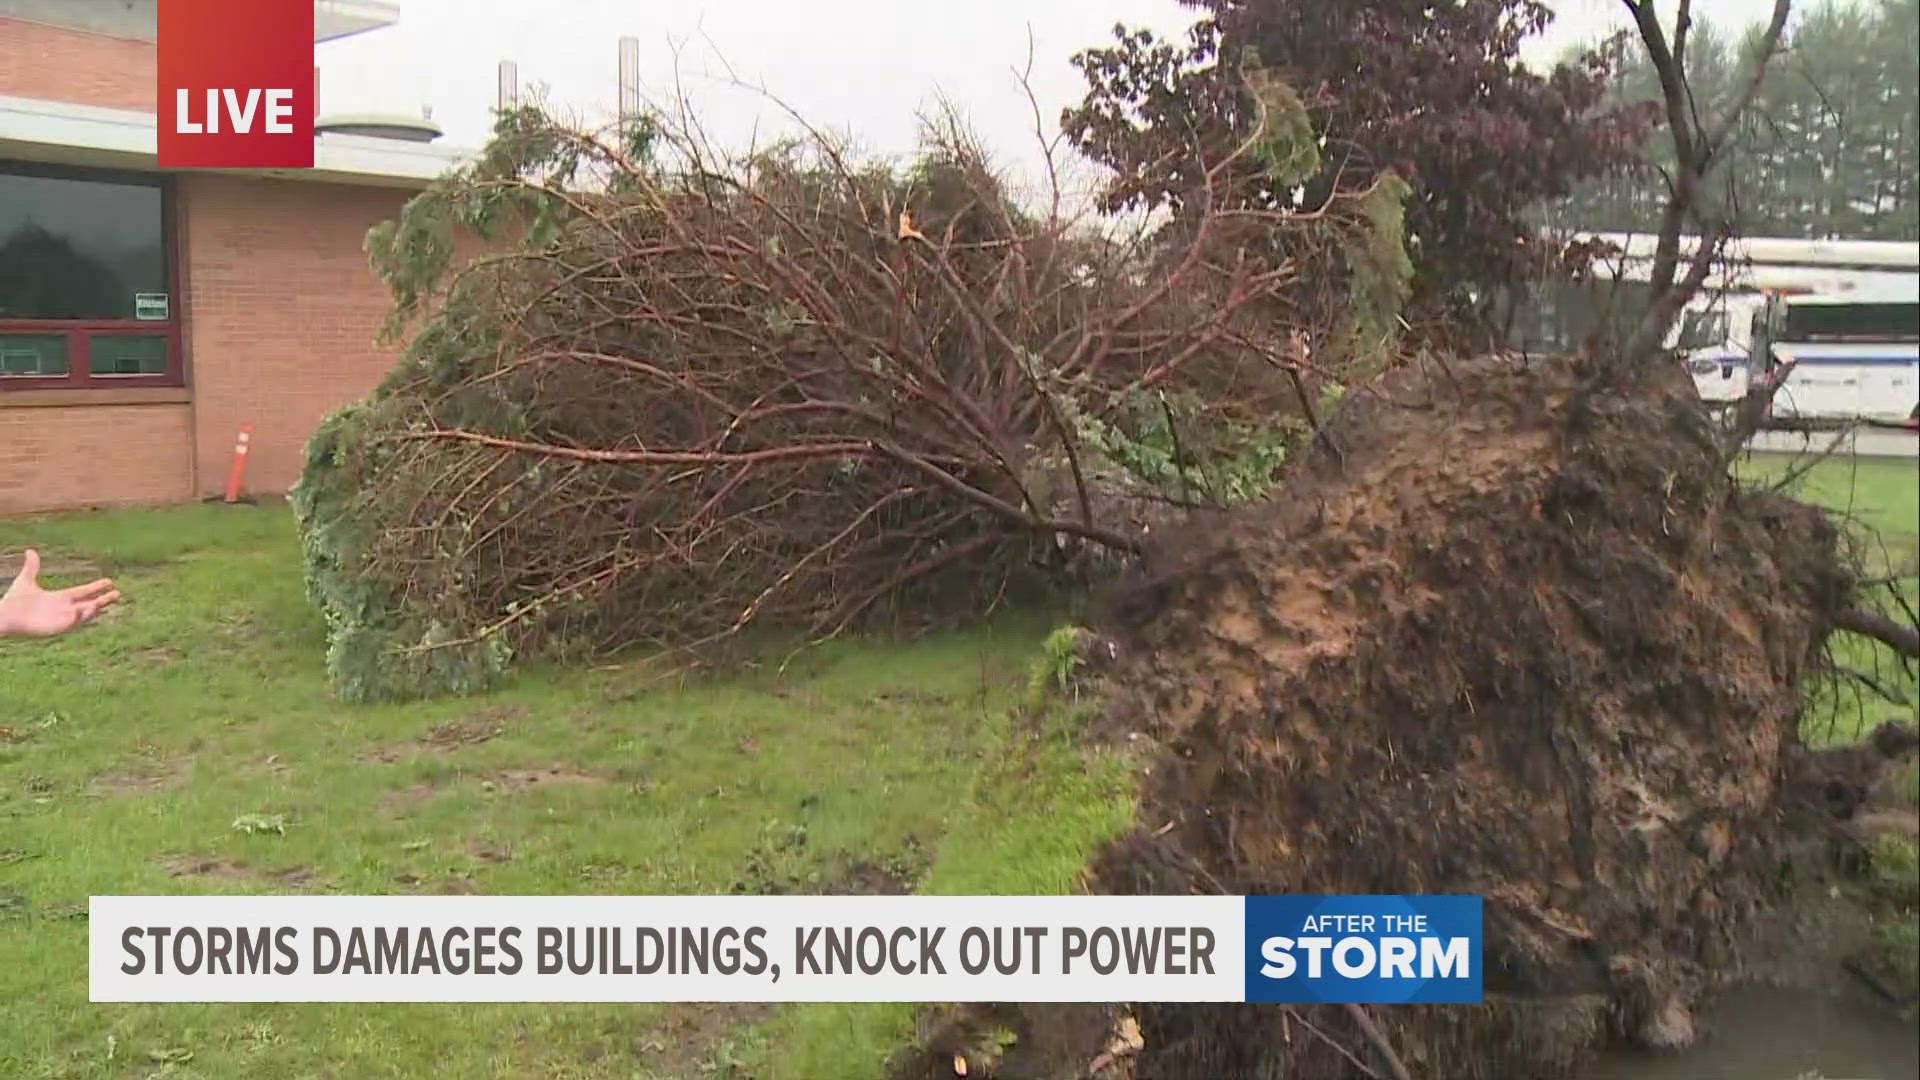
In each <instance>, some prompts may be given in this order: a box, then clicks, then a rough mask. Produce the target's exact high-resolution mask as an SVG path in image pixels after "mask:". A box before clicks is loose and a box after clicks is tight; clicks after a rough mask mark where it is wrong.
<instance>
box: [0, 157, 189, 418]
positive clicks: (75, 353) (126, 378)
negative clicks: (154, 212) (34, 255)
mask: <svg viewBox="0 0 1920 1080" xmlns="http://www.w3.org/2000/svg"><path fill="white" fill-rule="evenodd" d="M0 173H5V174H8V175H13V176H38V177H45V178H48V179H55V180H91V181H95V182H104V183H112V184H125V185H130V186H138V187H149V188H156V189H158V190H159V192H160V244H161V248H162V250H163V251H164V252H165V258H166V266H167V317H166V318H165V319H12V318H6V317H4V316H0V334H39V335H43V336H59V337H64V338H65V339H66V342H67V373H66V374H65V375H0V395H4V394H6V393H9V392H14V391H21V390H121V389H128V388H133V387H154V386H158V387H184V386H186V385H187V378H186V374H187V364H186V335H185V333H184V332H183V331H184V328H185V323H186V289H185V287H184V285H185V282H184V281H183V280H182V279H181V266H180V229H179V214H178V204H177V202H176V199H175V190H174V183H173V178H172V177H170V176H166V175H162V174H155V173H138V172H123V171H119V170H115V169H95V168H82V167H78V166H68V165H49V164H43V163H40V162H29V161H14V160H11V159H6V158H0ZM95 337H159V338H162V339H163V340H165V342H166V347H167V369H166V371H164V372H160V373H156V374H150V375H146V374H143V375H112V374H106V375H96V374H94V372H93V368H92V365H91V351H90V349H89V347H88V346H89V344H90V343H91V342H92V341H93V339H94V338H95Z"/></svg>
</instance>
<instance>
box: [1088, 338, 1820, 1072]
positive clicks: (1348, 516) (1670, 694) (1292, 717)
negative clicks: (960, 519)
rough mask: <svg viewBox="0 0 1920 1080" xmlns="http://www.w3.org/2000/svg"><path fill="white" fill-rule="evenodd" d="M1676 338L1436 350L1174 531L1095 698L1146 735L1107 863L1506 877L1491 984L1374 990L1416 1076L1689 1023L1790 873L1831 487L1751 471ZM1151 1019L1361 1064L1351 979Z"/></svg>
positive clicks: (1260, 886)
mask: <svg viewBox="0 0 1920 1080" xmlns="http://www.w3.org/2000/svg"><path fill="white" fill-rule="evenodd" d="M1669 366H1670V367H1671V368H1672V370H1671V371H1667V370H1666V369H1665V367H1663V368H1662V370H1661V372H1660V373H1656V374H1650V375H1646V376H1645V377H1642V378H1638V379H1637V380H1636V381H1635V384H1634V385H1632V386H1629V387H1627V388H1625V389H1622V388H1621V387H1620V386H1617V385H1615V386H1605V385H1600V384H1599V383H1598V382H1597V381H1596V379H1595V377H1594V376H1593V374H1592V373H1590V372H1585V371H1583V370H1582V369H1581V367H1580V366H1579V365H1578V364H1577V363H1576V362H1573V361H1564V362H1563V361H1551V362H1549V361H1542V360H1538V359H1534V360H1531V361H1521V360H1519V359H1512V358H1487V359H1481V360H1475V361H1470V362H1459V363H1454V364H1451V365H1448V366H1446V367H1441V366H1439V365H1437V364H1436V365H1432V366H1429V367H1427V368H1409V369H1408V370H1406V371H1404V372H1401V373H1399V374H1398V375H1395V376H1393V377H1392V378H1390V379H1389V380H1388V381H1387V382H1386V384H1385V385H1383V386H1382V387H1381V388H1380V390H1379V391H1378V392H1377V393H1373V394H1369V395H1366V396H1364V397H1357V398H1356V399H1355V400H1354V401H1353V402H1352V404H1351V405H1350V407H1349V408H1348V410H1347V413H1346V415H1345V416H1344V417H1343V418H1342V419H1340V420H1338V421H1336V422H1335V423H1334V424H1332V425H1330V427H1329V428H1328V430H1327V431H1326V433H1325V437H1324V438H1322V439H1321V440H1320V441H1319V442H1318V444H1317V445H1316V448H1315V451H1314V454H1313V456H1312V457H1311V458H1310V459H1308V460H1304V461H1303V462H1302V463H1301V466H1300V471H1299V473H1298V474H1297V475H1296V476H1295V477H1294V478H1293V479H1292V482H1291V483H1290V484H1289V486H1288V488H1287V490H1286V492H1285V494H1284V495H1283V496H1282V497H1280V498H1279V499H1276V500H1274V501H1273V502H1271V503H1269V504H1267V505H1264V506H1261V507H1258V508H1255V509H1252V510H1249V511H1244V512H1241V513H1238V514H1236V515H1234V516H1233V517H1231V518H1229V519H1227V520H1225V521H1223V522H1219V523H1215V524H1213V525H1211V526H1210V527H1209V528H1208V529H1207V531H1206V532H1205V534H1204V535H1203V534H1201V533H1198V532H1196V533H1192V534H1189V535H1186V536H1179V537H1169V538H1167V539H1166V541H1165V543H1164V545H1163V547H1162V549H1161V551H1160V552H1159V553H1158V554H1157V555H1156V556H1155V557H1154V558H1152V559H1149V560H1148V561H1147V563H1146V565H1145V568H1144V570H1143V571H1142V573H1141V574H1140V575H1139V577H1138V578H1137V579H1136V580H1134V581H1132V582H1130V583H1127V584H1126V586H1125V587H1124V588H1123V589H1121V590H1120V591H1119V594H1118V595H1117V596H1116V597H1115V598H1114V599H1113V601H1112V602H1111V604H1110V610H1109V612H1108V614H1107V616H1106V618H1105V622H1104V625H1102V626H1101V627H1100V630H1101V632H1102V633H1103V634H1105V635H1106V636H1107V641H1108V642H1109V643H1110V646H1111V647H1110V648H1107V649H1106V650H1104V651H1106V652H1108V653H1109V655H1111V656H1112V657H1113V659H1112V662H1111V664H1110V665H1108V670H1107V671H1105V672H1104V673H1102V674H1101V678H1102V680H1103V681H1104V683H1105V684H1106V694H1107V700H1108V703H1109V704H1108V708H1107V711H1106V714H1105V716H1104V718H1103V721H1102V723H1103V725H1104V726H1105V727H1106V728H1109V729H1111V732H1112V733H1113V734H1115V735H1120V736H1123V737H1126V736H1134V735H1137V736H1140V737H1141V738H1140V740H1139V741H1142V742H1145V743H1147V745H1149V746H1151V747H1152V748H1153V750H1152V753H1151V757H1152V762H1151V765H1150V766H1149V767H1148V772H1147V775H1146V780H1145V790H1144V794H1143V797H1142V805H1141V810H1140V818H1139V829H1138V831H1137V832H1135V833H1134V834H1132V835H1131V836H1129V837H1127V838H1125V839H1124V840H1122V841H1121V842H1119V843H1117V844H1115V845H1114V846H1112V847H1111V848H1110V849H1109V850H1107V851H1106V852H1104V853H1103V854H1102V855H1101V856H1100V857H1099V858H1098V859H1097V860H1096V864H1095V867H1094V879H1095V891H1099V892H1112V893H1131V894H1143V893H1154V894H1166V893H1194V892H1199V893H1208V892H1212V893H1226V894H1229V895H1238V894H1273V893H1330V894H1343V893H1395V894H1398V893H1471V894H1478V895H1481V896H1483V897H1484V898H1485V901H1486V908H1485V913H1486V944H1485V950H1486V951H1485V965H1484V973H1485V986H1486V993H1487V1001H1486V1003H1485V1004H1484V1005H1481V1006H1446V1007H1437V1006H1436V1007H1407V1008H1399V1009H1393V1010H1384V1011H1381V1012H1380V1013H1379V1014H1378V1016H1377V1020H1378V1024H1379V1026H1380V1028H1381V1029H1382V1032H1383V1034H1384V1035H1385V1036H1386V1039H1387V1041H1388V1042H1390V1043H1391V1044H1392V1045H1393V1046H1394V1047H1395V1048H1396V1049H1397V1053H1398V1054H1399V1056H1400V1057H1401V1058H1402V1059H1403V1061H1404V1062H1405V1064H1406V1065H1407V1066H1408V1067H1409V1069H1410V1070H1411V1071H1412V1072H1413V1073H1414V1075H1417V1076H1421V1077H1426V1078H1439V1077H1476V1078H1477V1077H1489V1078H1491V1077H1531V1078H1546V1077H1556V1076H1564V1075H1567V1074H1568V1073H1569V1072H1570V1071H1571V1070H1573V1069H1574V1068H1576V1067H1578V1065H1579V1063H1580V1062H1581V1061H1583V1060H1584V1059H1585V1058H1586V1056H1587V1055H1588V1054H1589V1053H1590V1052H1591V1051H1592V1050H1593V1049H1594V1048H1595V1047H1596V1046H1598V1045H1599V1044H1600V1043H1602V1042H1605V1041H1625V1042H1630V1043H1636V1044H1639V1045H1644V1046H1655V1047H1665V1048H1678V1047H1681V1046H1684V1045H1686V1044H1687V1043H1689V1042H1691V1041H1692V1038H1693V1031H1692V1019H1691V1009H1692V1008H1693V1006H1694V1005H1695V1004H1696V1003H1697V1001H1698V999H1699V997H1700V995H1701V994H1702V993H1703V992H1704V990H1705V989H1707V987H1708V986H1709V984H1710V982H1711V981H1712V977H1713V975H1714V973H1715V972H1716V971H1717V970H1718V969H1719V968H1720V966H1721V965H1723V964H1725V963H1727V962H1729V956H1728V953H1729V950H1730V949H1731V943H1732V942H1733V941H1734V940H1735V939H1736V937H1737V935H1738V932H1739V930H1740V928H1741V927H1742V926H1744V925H1745V924H1746V923H1747V922H1748V920H1749V919H1750V918H1751V917H1752V916H1753V915H1754V914H1755V913H1756V912H1758V911H1760V910H1762V909H1763V908H1765V907H1766V906H1767V905H1768V904H1769V903H1770V902H1771V901H1772V900H1773V899H1775V898H1776V897H1777V895H1778V893H1779V890H1780V889H1781V888H1782V887H1783V885H1782V883H1783V881H1784V880H1785V879H1786V878H1787V877H1788V876H1790V875H1789V874H1788V873H1787V868H1785V867H1783V865H1782V861H1781V856H1780V854H1779V852H1780V850H1781V849H1780V847H1779V845H1778V844H1777V843H1776V841H1777V840H1778V839H1779V838H1780V836H1781V832H1782V830H1785V829H1789V828H1792V827H1793V826H1792V824H1791V821H1792V817H1791V815H1790V814H1788V813H1786V812H1784V811H1783V810H1782V809H1781V806H1782V803H1781V800H1780V798H1779V794H1780V791H1781V788H1782V785H1783V782H1785V781H1786V780H1787V776H1786V773H1787V772H1788V771H1789V770H1790V769H1791V768H1792V767H1793V766H1794V763H1795V761H1796V760H1798V759H1799V758H1800V757H1801V756H1803V755H1801V754H1800V745H1799V739H1798V735H1797V721H1798V718H1799V716H1800V712H1801V706H1802V701H1803V692H1804V689H1805V687H1804V684H1805V682H1806V681H1807V679H1808V678H1809V676H1810V675H1811V674H1812V673H1813V672H1814V671H1815V670H1816V669H1817V667H1818V665H1819V664H1820V663H1821V657H1822V655H1823V647H1824V641H1825V636H1826V630H1827V628H1828V627H1829V626H1831V625H1832V616H1833V613H1834V612H1836V611H1838V610H1839V609H1841V608H1842V607H1843V606H1844V605H1845V604H1846V603H1847V602H1848V599H1849V597H1850V595H1851V592H1852V588H1853V583H1852V581H1851V580H1850V578H1849V576H1848V574H1847V572H1846V571H1845V569H1844V567H1845V565H1846V564H1845V561H1844V560H1843V559H1841V558H1840V557H1839V556H1838V553H1837V546H1838V544H1839V536H1838V534H1837V532H1836V530H1835V529H1834V527H1833V526H1832V525H1831V524H1830V523H1829V522H1828V520H1827V518H1826V517H1825V516H1824V515H1823V514H1821V513H1820V512H1818V511H1816V510H1813V509H1811V508H1808V507H1805V506H1801V505H1799V504H1796V503H1792V502H1789V501H1786V500H1784V499H1780V498H1776V497H1773V496H1771V495H1768V494H1765V493H1761V492H1756V491H1751V490H1743V489H1740V488H1738V487H1737V486H1736V485H1734V484H1733V483H1732V482H1731V481H1730V480H1728V478H1727V476H1726V471H1725V469H1724V467H1723V465H1722V464H1721V462H1720V459H1719V456H1718V454H1717V452H1716V449H1715V440H1714V437H1713V432H1712V429H1711V427H1710V425H1709V423H1708V421H1707V419H1706V418H1705V416H1704V415H1703V414H1702V411H1701V410H1700V408H1699V405H1698V403H1697V400H1693V399H1691V397H1690V394H1691V387H1689V386H1688V385H1687V384H1686V381H1685V377H1684V374H1683V373H1682V372H1681V371H1680V369H1679V366H1678V365H1669ZM1139 1019H1140V1023H1141V1027H1142V1029H1143V1033H1144V1037H1145V1038H1144V1042H1145V1047H1144V1049H1143V1051H1142V1053H1141V1055H1140V1056H1139V1059H1138V1061H1137V1062H1136V1069H1137V1077H1138V1080H1152V1078H1183V1080H1184V1078H1194V1077H1229V1076H1230V1077H1240V1078H1247V1080H1259V1078H1266V1077H1281V1076H1287V1077H1302V1076H1305V1077H1342V1076H1349V1075H1352V1076H1361V1075H1366V1073H1365V1072H1363V1071H1361V1068H1360V1067H1359V1065H1358V1064H1357V1062H1358V1061H1361V1060H1365V1059H1366V1058H1367V1056H1368V1054H1369V1049H1368V1041H1367V1039H1366V1038H1364V1037H1363V1036H1362V1034H1361V1033H1360V1031H1359V1030H1358V1028H1357V1027H1356V1023H1355V1022H1354V1020H1353V1018H1352V1017H1351V1016H1349V1015H1348V1014H1346V1013H1343V1012H1341V1011H1340V1010H1338V1009H1334V1008H1331V1007H1326V1008H1320V1009H1301V1010H1299V1011H1289V1010H1284V1009H1282V1008H1280V1007H1277V1006H1253V1005H1248V1006H1179V1005H1159V1006H1153V1005H1148V1006H1142V1007H1141V1008H1140V1009H1139ZM1303 1024H1305V1025H1310V1026H1308V1027H1303ZM1336 1043H1337V1044H1339V1045H1338V1046H1337V1047H1336V1045H1335V1044H1336ZM1349 1055H1354V1056H1349ZM1367 1067H1368V1068H1371V1069H1374V1070H1375V1072H1376V1073H1377V1074H1378V1075H1382V1076H1384V1075H1388V1071H1387V1069H1386V1067H1385V1063H1384V1061H1382V1060H1378V1059H1376V1060H1374V1061H1371V1062H1368V1064H1367Z"/></svg>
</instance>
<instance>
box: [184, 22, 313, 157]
mask: <svg viewBox="0 0 1920 1080" xmlns="http://www.w3.org/2000/svg"><path fill="white" fill-rule="evenodd" d="M159 37H160V40H159V46H160V64H159V71H160V86H159V91H160V92H159V104H160V117H159V120H160V145H159V152H160V153H159V164H160V167H161V168H202V169H247V168H279V169H310V168H312V167H313V115H314V102H313V94H314V78H313V0H160V18H159Z"/></svg>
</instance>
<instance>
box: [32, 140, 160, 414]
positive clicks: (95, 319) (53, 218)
mask: <svg viewBox="0 0 1920 1080" xmlns="http://www.w3.org/2000/svg"><path fill="white" fill-rule="evenodd" d="M178 266H179V260H178V258H177V254H176V248H175V232H174V223H173V193H172V190H171V189H170V187H169V185H168V183H167V181H166V180H165V179H164V178H162V177H154V176H138V175H127V174H119V173H107V172H95V171H91V170H79V169H65V168H53V167H49V166H40V165H24V164H14V163H10V162H5V161H0V392H4V391H7V390H27V389H59V388H90V387H102V388H104V387H123V386H179V385H182V384H183V383H184V381H185V380H184V372H185V366H184V363H183V358H182V355H181V347H180V344H181V343H180V337H181V335H180V314H181V313H180V292H179V282H178V273H177V268H178Z"/></svg>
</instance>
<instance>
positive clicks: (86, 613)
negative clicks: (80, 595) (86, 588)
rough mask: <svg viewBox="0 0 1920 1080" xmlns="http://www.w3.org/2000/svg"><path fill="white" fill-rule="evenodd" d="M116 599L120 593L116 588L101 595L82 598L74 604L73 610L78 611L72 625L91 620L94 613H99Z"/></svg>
mask: <svg viewBox="0 0 1920 1080" xmlns="http://www.w3.org/2000/svg"><path fill="white" fill-rule="evenodd" d="M118 599H120V593H119V591H118V590H115V591H113V592H109V593H106V594H104V595H101V596H96V597H94V598H93V599H91V600H83V601H81V602H80V603H78V604H76V605H74V610H75V611H77V612H79V618H77V619H75V620H74V625H76V626H79V625H81V624H84V623H89V622H92V621H93V617H94V616H95V615H98V614H100V612H102V611H103V610H105V609H106V608H108V607H109V606H111V605H112V604H113V602H114V601H115V600H118Z"/></svg>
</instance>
